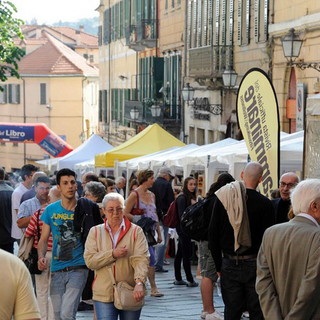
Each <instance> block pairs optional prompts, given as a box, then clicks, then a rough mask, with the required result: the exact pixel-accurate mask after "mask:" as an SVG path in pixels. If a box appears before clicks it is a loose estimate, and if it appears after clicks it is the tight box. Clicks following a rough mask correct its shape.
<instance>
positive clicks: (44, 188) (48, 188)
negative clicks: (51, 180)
mask: <svg viewBox="0 0 320 320" xmlns="http://www.w3.org/2000/svg"><path fill="white" fill-rule="evenodd" d="M37 189H38V190H40V191H49V190H50V189H51V187H37Z"/></svg>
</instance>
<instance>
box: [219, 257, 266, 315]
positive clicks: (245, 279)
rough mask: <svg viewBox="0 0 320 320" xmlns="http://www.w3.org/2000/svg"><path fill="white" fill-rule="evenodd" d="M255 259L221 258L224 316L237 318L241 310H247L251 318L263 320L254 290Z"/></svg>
mask: <svg viewBox="0 0 320 320" xmlns="http://www.w3.org/2000/svg"><path fill="white" fill-rule="evenodd" d="M256 271H257V261H256V260H238V261H236V260H230V259H226V258H223V260H222V267H221V293H222V299H223V302H224V304H225V309H224V318H225V319H226V320H239V319H240V318H241V314H242V312H243V310H247V311H249V314H250V319H251V320H263V314H262V311H261V308H260V303H259V298H258V294H257V292H256V290H255V283H256Z"/></svg>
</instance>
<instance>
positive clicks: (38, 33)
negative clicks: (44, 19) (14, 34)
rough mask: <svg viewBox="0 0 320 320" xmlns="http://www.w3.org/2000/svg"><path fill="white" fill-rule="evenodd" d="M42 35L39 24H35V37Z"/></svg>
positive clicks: (38, 37)
mask: <svg viewBox="0 0 320 320" xmlns="http://www.w3.org/2000/svg"><path fill="white" fill-rule="evenodd" d="M41 36H42V28H41V27H40V26H37V29H36V39H40V38H41Z"/></svg>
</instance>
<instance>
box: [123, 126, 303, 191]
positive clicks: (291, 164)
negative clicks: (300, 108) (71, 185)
mask: <svg viewBox="0 0 320 320" xmlns="http://www.w3.org/2000/svg"><path fill="white" fill-rule="evenodd" d="M302 154H303V131H300V132H296V133H293V134H286V133H284V132H282V133H281V135H280V174H282V173H284V172H287V171H301V170H302ZM247 162H248V150H247V147H246V144H245V141H244V140H242V141H237V140H234V139H230V138H228V139H224V140H221V141H218V142H215V143H212V144H209V145H204V146H197V145H187V146H185V147H181V148H178V149H175V150H165V151H164V152H163V153H158V154H157V153H155V154H151V155H147V156H144V157H140V158H135V159H132V160H129V161H127V162H126V163H123V162H120V163H119V166H122V168H124V167H126V168H130V171H131V172H132V171H133V170H138V169H146V168H151V169H152V170H154V171H155V172H157V170H158V168H159V167H161V166H163V165H165V166H168V167H170V168H171V170H172V171H173V172H175V171H176V170H177V168H180V169H183V172H184V177H186V176H188V175H189V174H190V173H191V171H192V170H204V172H205V183H206V190H208V187H209V186H210V184H211V182H212V181H214V176H215V175H216V174H218V173H220V172H223V171H228V172H230V173H231V174H232V175H233V176H234V177H235V178H236V179H239V177H240V172H241V171H242V169H243V168H244V166H245V165H246V163H247Z"/></svg>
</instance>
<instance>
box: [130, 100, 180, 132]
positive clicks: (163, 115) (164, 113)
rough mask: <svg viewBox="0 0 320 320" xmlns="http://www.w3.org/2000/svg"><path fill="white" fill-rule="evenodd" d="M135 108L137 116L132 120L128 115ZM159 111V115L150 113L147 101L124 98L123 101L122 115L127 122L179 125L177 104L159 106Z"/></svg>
mask: <svg viewBox="0 0 320 320" xmlns="http://www.w3.org/2000/svg"><path fill="white" fill-rule="evenodd" d="M134 108H135V109H136V110H137V111H138V112H139V117H138V119H136V120H132V119H131V116H130V111H131V110H132V109H134ZM160 108H161V112H160V116H159V117H153V116H152V113H151V106H150V105H149V104H147V103H144V102H141V101H136V100H126V101H125V108H124V109H125V111H124V117H125V120H126V121H128V122H133V123H134V122H135V123H141V124H150V123H155V122H156V123H160V124H164V125H166V126H168V125H170V124H172V125H174V126H179V123H180V113H179V106H163V105H161V106H160Z"/></svg>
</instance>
